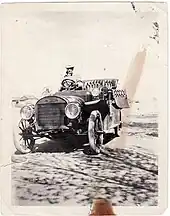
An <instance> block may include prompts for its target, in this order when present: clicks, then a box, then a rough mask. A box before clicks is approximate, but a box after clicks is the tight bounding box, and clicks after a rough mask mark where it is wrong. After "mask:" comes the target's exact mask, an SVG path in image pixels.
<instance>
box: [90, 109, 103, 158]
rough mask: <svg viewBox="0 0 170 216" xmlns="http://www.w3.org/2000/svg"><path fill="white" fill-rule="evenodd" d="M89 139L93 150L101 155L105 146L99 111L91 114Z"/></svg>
mask: <svg viewBox="0 0 170 216" xmlns="http://www.w3.org/2000/svg"><path fill="white" fill-rule="evenodd" d="M88 138H89V145H90V148H91V150H92V151H94V153H96V154H99V153H100V151H101V146H102V145H103V122H102V118H101V114H100V112H99V111H98V110H94V111H92V112H91V114H90V118H89V124H88Z"/></svg>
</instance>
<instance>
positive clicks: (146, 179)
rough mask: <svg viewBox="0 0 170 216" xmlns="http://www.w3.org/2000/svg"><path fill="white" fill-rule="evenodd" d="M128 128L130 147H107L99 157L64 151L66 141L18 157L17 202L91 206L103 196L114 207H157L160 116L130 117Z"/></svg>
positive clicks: (15, 170) (14, 172)
mask: <svg viewBox="0 0 170 216" xmlns="http://www.w3.org/2000/svg"><path fill="white" fill-rule="evenodd" d="M124 127H125V128H127V130H126V135H127V139H126V141H127V143H128V146H127V147H126V148H124V149H113V148H112V147H110V146H112V145H109V144H108V145H106V147H107V148H106V149H105V151H104V152H103V153H102V154H100V155H86V154H84V153H83V152H82V150H76V151H73V150H71V149H69V150H68V151H67V152H65V150H64V148H63V145H62V144H61V143H62V142H61V140H57V141H56V142H51V141H44V140H42V141H41V145H39V148H38V150H37V152H35V153H31V154H27V155H19V154H16V153H14V154H13V155H12V161H13V165H12V188H13V193H14V200H15V202H14V204H17V205H18V204H19V205H49V204H51V205H75V204H76V205H77V204H80V205H88V204H90V203H91V201H92V199H93V198H94V196H103V197H106V198H109V199H111V200H112V202H113V203H114V204H115V205H121V206H132V205H141V206H155V205H157V196H158V185H157V183H158V165H157V160H158V158H157V139H158V138H157V137H158V123H157V115H156V114H153V113H152V114H148V115H130V116H129V118H128V122H125V123H124ZM117 139H119V138H117ZM114 141H115V140H112V141H111V142H110V144H112V142H114ZM67 142H68V140H67Z"/></svg>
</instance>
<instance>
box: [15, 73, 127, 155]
mask: <svg viewBox="0 0 170 216" xmlns="http://www.w3.org/2000/svg"><path fill="white" fill-rule="evenodd" d="M124 108H129V104H128V99H127V94H126V91H125V90H121V89H118V79H94V80H83V81H81V80H76V79H74V78H73V77H71V78H70V77H69V78H68V77H66V78H64V79H63V81H62V83H61V88H60V89H59V91H58V92H56V93H55V94H51V95H49V96H45V97H42V98H40V99H39V100H38V101H37V102H36V103H35V105H32V104H31V105H26V106H24V107H22V108H21V110H20V116H21V119H20V121H19V125H18V129H19V130H20V131H19V133H18V136H19V137H20V138H19V139H18V141H17V142H15V147H16V149H17V150H18V151H19V152H21V153H29V152H32V151H33V150H34V146H35V141H36V140H37V138H43V137H46V138H49V139H54V140H55V139H56V138H57V137H59V136H61V135H63V134H73V135H75V136H77V137H79V136H85V137H86V138H87V141H88V142H87V143H88V145H89V148H90V149H91V151H92V152H94V153H96V154H98V153H100V151H101V148H102V145H104V144H105V140H106V137H107V136H108V135H115V136H118V134H119V131H120V130H121V127H122V121H121V111H122V109H124ZM87 143H86V146H87ZM82 149H83V146H82Z"/></svg>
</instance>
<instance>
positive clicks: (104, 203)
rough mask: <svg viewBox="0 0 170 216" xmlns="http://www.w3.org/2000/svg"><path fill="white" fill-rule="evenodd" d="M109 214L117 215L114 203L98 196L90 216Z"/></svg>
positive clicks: (105, 215)
mask: <svg viewBox="0 0 170 216" xmlns="http://www.w3.org/2000/svg"><path fill="white" fill-rule="evenodd" d="M102 215H103V216H107V215H116V214H115V213H114V210H113V207H112V204H111V203H110V202H109V201H108V200H106V199H103V198H97V199H95V200H94V201H93V204H92V209H91V212H90V215H89V216H102Z"/></svg>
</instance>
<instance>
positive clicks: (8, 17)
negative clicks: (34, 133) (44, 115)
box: [2, 3, 167, 99]
mask: <svg viewBox="0 0 170 216" xmlns="http://www.w3.org/2000/svg"><path fill="white" fill-rule="evenodd" d="M34 5H35V4H34ZM135 6H136V8H135V9H136V11H137V12H135V11H134V10H133V8H132V5H131V4H130V3H117V4H116V3H115V4H110V5H104V6H103V5H101V4H100V5H95V4H91V5H90V6H89V5H65V4H60V5H58V4H43V5H41V6H40V5H35V6H34V7H33V6H32V5H31V4H28V5H27V4H24V5H23V6H22V7H21V6H20V7H19V5H17V4H12V5H5V6H4V8H3V22H2V72H3V85H4V89H5V91H6V93H7V94H9V95H10V96H11V97H12V96H22V95H24V94H34V95H39V94H40V93H41V92H42V89H43V88H44V87H45V86H49V87H50V88H51V89H52V90H53V91H57V88H58V87H59V85H60V80H61V77H62V76H63V74H64V72H65V66H66V65H68V64H73V65H74V66H75V73H77V74H79V75H80V76H81V77H82V78H83V79H95V78H118V79H120V82H122V83H123V82H124V80H125V77H126V75H127V72H128V68H129V66H130V64H131V62H132V60H133V58H134V57H135V55H136V54H137V53H138V52H139V51H140V50H141V49H142V48H143V47H145V48H146V49H147V56H146V61H145V65H144V69H143V70H144V71H143V75H142V77H141V80H140V83H139V86H138V89H137V92H136V97H137V98H139V99H140V98H143V97H148V98H150V97H157V95H158V94H159V88H158V87H159V86H160V80H161V77H162V74H163V73H166V68H167V56H166V45H167V40H166V34H167V28H166V16H167V12H166V7H165V6H164V5H163V3H162V4H160V3H157V4H153V3H152V4H151V3H136V4H135ZM153 22H158V24H159V44H158V43H157V42H156V40H154V39H152V38H150V36H153V35H154V34H155V30H154V29H153ZM144 91H145V92H147V94H144Z"/></svg>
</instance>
